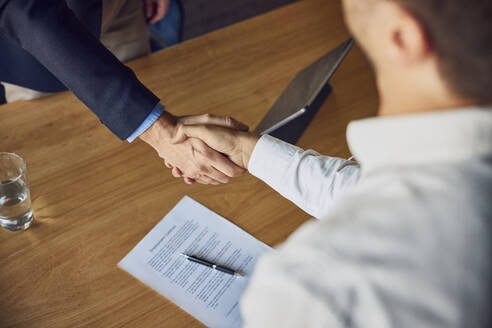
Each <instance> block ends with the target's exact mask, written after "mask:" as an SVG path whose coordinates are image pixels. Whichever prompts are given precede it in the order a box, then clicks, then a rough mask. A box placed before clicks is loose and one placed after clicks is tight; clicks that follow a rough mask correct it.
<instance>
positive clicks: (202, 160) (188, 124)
mask: <svg viewBox="0 0 492 328" xmlns="http://www.w3.org/2000/svg"><path fill="white" fill-rule="evenodd" d="M140 138H141V139H142V140H143V141H145V142H146V143H148V144H149V145H150V146H152V147H153V148H154V149H155V150H156V151H157V153H158V155H159V156H160V157H161V158H163V159H164V162H165V164H166V166H167V167H168V168H170V169H172V174H173V176H174V177H176V178H181V177H182V178H184V181H185V182H186V183H188V184H192V183H195V182H198V183H201V184H212V185H219V184H221V183H227V182H229V181H230V179H231V178H234V177H238V176H241V175H243V174H244V173H245V172H246V170H247V168H248V163H249V158H250V157H251V153H252V152H253V149H254V147H255V145H256V143H257V141H258V139H259V136H255V135H253V134H251V133H249V132H248V126H246V125H244V124H243V123H240V122H238V121H236V120H235V119H233V118H230V117H222V116H215V115H211V114H206V115H195V116H183V117H175V116H173V115H171V114H170V113H168V112H164V113H163V114H162V116H161V117H160V118H159V119H158V120H157V121H156V122H155V123H154V124H153V125H152V126H151V127H150V128H149V129H148V130H147V131H145V132H144V133H143V134H142V135H141V136H140Z"/></svg>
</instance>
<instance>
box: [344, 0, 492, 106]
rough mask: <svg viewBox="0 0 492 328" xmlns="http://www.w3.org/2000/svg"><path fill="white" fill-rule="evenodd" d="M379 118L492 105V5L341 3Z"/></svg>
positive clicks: (404, 0) (392, 0) (430, 0)
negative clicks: (370, 75) (367, 70)
mask: <svg viewBox="0 0 492 328" xmlns="http://www.w3.org/2000/svg"><path fill="white" fill-rule="evenodd" d="M343 2H344V7H345V8H344V9H345V16H346V20H347V23H348V25H349V28H350V29H351V31H352V33H353V34H354V36H355V37H356V39H357V40H358V41H359V43H360V45H361V47H362V48H363V49H364V50H365V52H366V53H367V55H368V57H369V59H370V60H371V62H372V64H373V65H374V67H375V70H376V75H377V79H378V86H379V89H380V95H381V101H382V105H381V111H382V114H395V113H399V112H400V113H401V112H412V111H428V110H435V109H441V108H446V107H447V108H449V107H458V106H462V105H469V104H490V103H492V1H491V0H474V1H470V0H446V1H442V0H344V1H343Z"/></svg>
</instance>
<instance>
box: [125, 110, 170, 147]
mask: <svg viewBox="0 0 492 328" xmlns="http://www.w3.org/2000/svg"><path fill="white" fill-rule="evenodd" d="M164 109H165V107H164V106H163V105H161V104H160V103H159V104H157V106H155V108H154V109H153V110H152V112H151V113H150V114H149V116H147V118H146V119H145V120H144V121H143V122H142V124H140V126H139V127H138V128H137V129H136V130H135V132H133V133H132V134H131V136H129V137H128V138H127V139H126V141H128V142H133V140H135V139H137V138H138V137H139V136H140V135H141V134H142V133H144V132H145V131H147V129H148V128H150V126H151V125H152V124H154V123H155V121H157V119H158V118H159V117H161V115H162V113H163V112H164Z"/></svg>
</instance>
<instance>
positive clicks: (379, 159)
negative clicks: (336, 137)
mask: <svg viewBox="0 0 492 328" xmlns="http://www.w3.org/2000/svg"><path fill="white" fill-rule="evenodd" d="M347 139H348V143H349V147H350V150H351V151H352V154H353V155H354V156H355V158H356V159H357V160H358V161H359V163H360V164H361V167H362V171H363V172H366V173H367V172H368V171H371V170H374V169H378V168H384V167H388V166H403V165H405V166H408V165H419V164H426V163H442V162H450V161H459V160H466V159H470V158H472V157H477V156H481V155H485V154H490V153H492V107H488V108H485V107H484V108H467V109H459V110H449V111H441V112H433V113H427V114H418V115H404V116H395V117H377V118H369V119H364V120H359V121H354V122H352V123H350V125H349V127H348V129H347Z"/></svg>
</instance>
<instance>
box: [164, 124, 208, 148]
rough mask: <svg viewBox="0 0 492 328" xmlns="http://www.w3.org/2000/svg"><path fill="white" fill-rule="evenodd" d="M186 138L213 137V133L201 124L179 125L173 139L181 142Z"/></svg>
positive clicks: (203, 138) (202, 138)
mask: <svg viewBox="0 0 492 328" xmlns="http://www.w3.org/2000/svg"><path fill="white" fill-rule="evenodd" d="M187 138H197V139H201V140H205V139H211V138H213V134H212V133H211V132H209V131H208V128H207V127H206V126H203V125H182V124H180V125H179V128H178V132H177V133H176V135H175V137H174V138H173V140H175V141H176V143H178V142H183V141H184V140H186V139H187Z"/></svg>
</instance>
